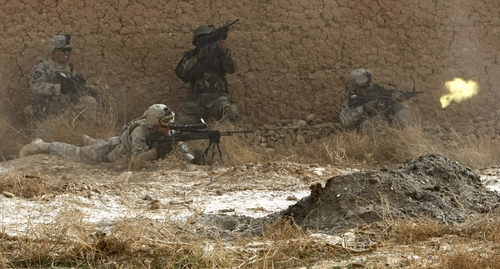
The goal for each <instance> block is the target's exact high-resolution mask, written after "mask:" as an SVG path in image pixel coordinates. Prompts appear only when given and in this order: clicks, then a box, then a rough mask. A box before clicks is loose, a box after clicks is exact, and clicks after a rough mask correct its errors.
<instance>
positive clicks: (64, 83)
mask: <svg viewBox="0 0 500 269" xmlns="http://www.w3.org/2000/svg"><path fill="white" fill-rule="evenodd" d="M60 83H61V93H64V94H68V93H70V92H76V83H75V82H74V81H73V80H71V79H68V78H65V79H61V82H60Z"/></svg>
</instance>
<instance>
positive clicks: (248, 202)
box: [0, 154, 500, 268]
mask: <svg viewBox="0 0 500 269" xmlns="http://www.w3.org/2000/svg"><path fill="white" fill-rule="evenodd" d="M498 171H499V170H498V169H497V168H489V169H484V170H481V171H473V170H471V169H469V168H467V167H464V166H462V165H460V164H459V163H457V162H454V161H451V160H448V159H446V158H444V157H442V156H441V155H438V154H428V155H425V156H421V157H419V158H416V159H413V160H408V161H407V162H406V163H404V164H401V165H400V166H399V167H395V168H389V167H382V168H380V169H375V170H370V169H338V168H335V167H332V166H326V167H321V166H319V165H316V164H309V165H304V164H297V163H291V162H290V163H289V162H271V163H249V164H246V165H241V166H234V167H225V166H217V165H215V166H214V167H213V168H212V169H211V168H210V167H208V166H194V165H190V164H185V163H183V162H181V161H177V160H173V159H171V160H168V161H165V160H164V161H159V162H157V163H154V164H153V165H150V166H147V167H145V168H142V169H138V170H132V171H130V170H129V169H126V168H125V167H123V166H121V165H114V166H109V165H100V166H90V165H86V164H79V163H75V162H72V161H67V160H63V159H61V158H58V157H55V156H46V155H35V156H29V157H25V158H20V159H15V160H11V161H7V162H2V163H0V174H1V175H2V176H3V177H4V178H5V177H7V176H8V175H10V176H12V175H14V176H17V177H19V178H22V179H29V180H33V181H34V182H36V181H44V182H46V184H49V183H50V184H53V185H54V186H59V187H58V191H55V192H49V193H46V194H44V195H39V196H36V197H31V198H24V197H19V196H16V195H14V194H13V193H12V192H11V191H10V190H8V189H3V190H2V194H3V195H0V205H1V206H0V208H1V209H0V215H2V219H1V222H0V225H1V230H2V232H3V233H5V234H7V235H8V236H21V235H25V234H29V233H30V232H32V231H36V230H37V227H38V226H42V225H47V224H49V225H50V223H52V222H53V221H54V220H56V219H57V218H59V217H60V216H61V215H63V214H68V212H71V214H79V215H80V216H82V220H83V221H84V222H87V223H92V224H93V225H95V226H96V227H98V229H100V230H102V231H103V232H110V231H111V230H112V229H113V227H114V225H116V223H118V222H120V221H122V220H124V219H140V218H147V219H152V220H156V221H163V222H166V221H172V222H176V221H181V222H182V221H186V220H188V219H189V220H190V222H191V223H192V224H193V225H194V226H196V227H199V229H201V230H203V231H204V233H206V232H207V231H213V232H217V233H218V234H219V235H220V239H221V240H222V241H231V240H233V239H235V238H236V237H241V236H245V235H259V234H262V232H263V229H264V228H265V227H266V224H267V223H270V222H271V221H273V220H275V219H276V218H279V217H286V216H293V217H294V219H295V221H296V222H297V224H299V225H300V226H302V227H304V228H306V229H308V230H309V231H310V232H311V236H312V237H318V240H322V241H326V242H329V244H333V245H335V244H337V245H342V246H344V247H345V246H346V244H347V243H346V238H347V239H348V240H347V241H349V240H351V241H353V243H352V244H353V246H354V245H355V246H356V247H358V248H359V247H360V244H361V245H362V246H361V247H365V248H366V247H370V246H373V245H375V244H377V242H373V241H371V240H370V239H369V238H364V239H363V242H361V243H360V242H359V238H357V236H356V235H355V233H353V232H352V231H353V230H352V229H351V228H356V227H363V226H367V225H370V224H371V223H374V222H377V221H379V220H381V218H382V217H383V216H384V217H387V216H389V215H391V216H395V217H402V218H414V217H418V216H421V215H422V214H423V215H426V216H428V217H430V218H432V219H435V220H438V221H439V222H442V223H447V224H452V223H457V222H461V221H463V220H464V218H465V217H468V216H471V215H476V214H481V213H486V212H489V211H490V210H492V209H495V208H497V207H498V204H499V202H500V195H499V193H498V187H499V186H500V183H499V181H498V173H499V172H498ZM50 184H49V185H50ZM495 190H497V191H495ZM75 212H77V213H75ZM445 242H446V240H444V239H443V241H442V242H440V244H444V243H445ZM250 247H252V246H250ZM400 251H401V249H399V250H398V251H393V252H389V254H388V253H387V252H384V253H382V254H381V253H378V252H374V253H371V254H370V257H373V256H377V255H382V256H384V258H387V259H388V263H389V264H390V265H391V266H395V265H397V264H399V263H401V259H402V258H401V257H400V256H401V255H400V253H399V252H400ZM426 251H428V252H429V253H430V254H429V255H431V253H432V248H429V249H428V250H426ZM377 253H378V254H377ZM367 257H369V256H366V255H365V256H355V257H353V259H361V260H360V261H358V262H360V263H363V259H367ZM351 262H356V261H355V260H353V261H351ZM331 266H332V265H331V264H328V263H324V264H322V265H318V266H317V267H315V268H331Z"/></svg>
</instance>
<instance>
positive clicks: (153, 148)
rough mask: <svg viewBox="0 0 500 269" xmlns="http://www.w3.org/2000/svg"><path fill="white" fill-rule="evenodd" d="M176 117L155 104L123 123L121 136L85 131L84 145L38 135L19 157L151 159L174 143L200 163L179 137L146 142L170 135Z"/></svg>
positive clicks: (91, 160) (93, 160)
mask: <svg viewBox="0 0 500 269" xmlns="http://www.w3.org/2000/svg"><path fill="white" fill-rule="evenodd" d="M174 119H175V113H174V112H173V111H171V110H170V109H169V108H168V107H167V106H166V105H163V104H154V105H152V106H150V107H149V108H148V109H147V110H146V111H145V112H144V114H143V115H142V116H141V117H139V118H137V119H135V120H133V121H131V122H130V123H129V124H127V125H126V126H124V129H123V131H122V133H121V135H120V136H115V137H112V138H110V139H108V140H107V141H105V140H102V139H94V138H91V137H89V136H87V135H83V136H82V139H83V144H84V147H78V146H75V145H71V144H66V143H61V142H52V143H46V142H44V141H43V140H42V139H40V138H37V139H35V140H34V141H33V142H31V143H30V144H28V145H25V146H24V147H23V148H22V149H21V151H20V152H19V157H25V156H30V155H34V154H49V155H56V156H59V157H62V158H65V159H69V160H73V161H76V162H82V163H89V164H99V163H101V162H106V163H109V162H111V163H112V162H115V161H117V160H118V159H119V158H121V157H124V156H133V157H135V158H137V159H139V160H143V161H149V160H156V159H160V158H164V157H165V156H166V155H167V154H168V153H170V152H172V151H173V150H174V146H175V147H177V149H178V151H179V152H180V153H181V154H182V156H183V157H184V159H185V160H186V161H188V162H191V163H198V162H197V160H195V159H194V157H193V155H191V154H190V153H189V149H188V148H187V146H186V145H185V144H184V143H183V142H180V141H178V142H176V143H175V144H172V142H162V143H155V144H151V145H149V144H148V143H147V141H148V140H161V139H162V138H165V137H167V136H170V135H171V134H172V133H173V132H174V131H173V130H170V125H171V124H172V123H173V122H174Z"/></svg>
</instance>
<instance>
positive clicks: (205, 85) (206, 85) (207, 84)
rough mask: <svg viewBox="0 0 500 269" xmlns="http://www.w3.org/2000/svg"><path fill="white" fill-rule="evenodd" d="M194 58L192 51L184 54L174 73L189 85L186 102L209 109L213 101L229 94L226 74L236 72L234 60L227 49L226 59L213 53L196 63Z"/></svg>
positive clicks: (231, 53) (232, 54)
mask: <svg viewBox="0 0 500 269" xmlns="http://www.w3.org/2000/svg"><path fill="white" fill-rule="evenodd" d="M196 56H197V55H196V54H195V52H194V51H193V50H191V51H187V52H185V53H184V57H183V58H182V60H181V61H180V62H179V64H178V65H177V68H176V70H175V72H176V74H177V76H178V77H179V78H180V79H182V80H183V81H185V82H189V83H190V84H191V85H190V86H191V92H190V94H189V96H188V100H191V102H194V103H193V104H192V105H193V106H195V105H198V106H199V105H203V106H205V107H207V108H209V107H210V106H211V103H212V102H213V101H214V100H215V99H217V98H218V97H220V96H223V95H227V94H228V93H229V91H228V84H227V80H226V73H227V74H233V73H234V72H236V68H237V64H236V59H235V56H234V53H233V52H232V51H231V50H229V49H228V52H227V55H226V57H222V56H221V55H220V54H216V53H215V52H213V54H212V55H210V56H208V57H206V58H205V59H203V60H202V61H200V62H198V60H197V57H196Z"/></svg>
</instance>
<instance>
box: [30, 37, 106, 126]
mask: <svg viewBox="0 0 500 269" xmlns="http://www.w3.org/2000/svg"><path fill="white" fill-rule="evenodd" d="M72 49H73V44H72V43H71V36H70V35H68V34H67V35H57V36H54V38H52V41H51V42H50V47H49V51H50V55H51V57H50V58H49V59H45V58H43V57H38V58H37V59H38V60H39V62H38V64H36V65H35V66H34V67H33V68H32V70H31V77H30V81H29V84H30V89H31V92H32V94H33V95H32V97H31V99H30V101H29V104H28V105H27V106H26V107H25V108H24V113H25V114H26V115H27V116H29V117H32V118H35V119H37V120H43V119H46V118H48V117H51V116H55V115H57V114H59V113H60V112H62V111H65V110H66V109H67V108H68V106H70V105H71V104H73V105H74V106H73V107H74V108H75V109H77V111H78V112H81V111H83V113H82V114H81V115H82V116H83V117H87V118H92V119H94V118H96V113H97V101H96V99H95V98H93V97H91V96H83V95H82V94H81V91H80V90H82V87H84V85H85V84H86V79H85V78H84V77H83V76H82V75H81V74H78V73H77V72H76V70H75V68H74V66H73V63H72V62H71V53H72Z"/></svg>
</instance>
